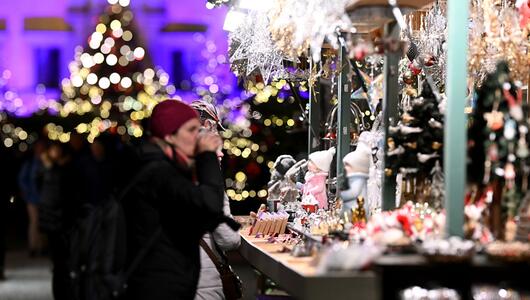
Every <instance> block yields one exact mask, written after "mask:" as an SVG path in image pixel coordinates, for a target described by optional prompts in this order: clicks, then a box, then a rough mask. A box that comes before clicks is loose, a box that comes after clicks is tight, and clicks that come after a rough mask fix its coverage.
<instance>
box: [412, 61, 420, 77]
mask: <svg viewBox="0 0 530 300" xmlns="http://www.w3.org/2000/svg"><path fill="white" fill-rule="evenodd" d="M409 70H410V71H411V72H412V74H414V75H418V74H420V73H421V68H420V66H419V65H418V64H417V63H416V61H414V62H411V63H409Z"/></svg>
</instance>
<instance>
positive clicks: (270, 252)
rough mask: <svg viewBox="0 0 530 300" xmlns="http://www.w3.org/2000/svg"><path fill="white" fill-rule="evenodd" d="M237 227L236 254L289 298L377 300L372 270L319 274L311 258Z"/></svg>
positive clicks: (246, 229)
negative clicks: (237, 243) (291, 252)
mask: <svg viewBox="0 0 530 300" xmlns="http://www.w3.org/2000/svg"><path fill="white" fill-rule="evenodd" d="M247 233H248V228H244V229H243V230H241V247H240V250H239V251H240V253H241V255H242V256H243V257H245V259H247V260H248V262H249V263H250V264H251V265H253V266H254V267H255V268H256V269H257V270H259V271H260V272H262V273H263V274H265V275H266V276H267V277H269V278H271V279H272V280H273V281H274V282H276V283H277V284H278V285H279V286H280V287H281V288H282V289H284V290H285V291H287V292H288V293H289V294H290V295H291V296H292V297H294V298H296V299H300V300H313V299H334V300H341V299H379V297H378V295H379V290H380V289H379V287H378V281H377V280H376V276H375V273H374V272H372V271H365V272H357V271H349V272H332V273H326V274H324V275H320V274H317V273H316V269H315V267H314V266H312V265H311V261H312V258H307V257H293V256H291V255H290V254H289V253H280V252H279V251H280V250H281V249H282V248H283V245H282V244H271V243H268V242H267V239H265V238H255V237H254V236H248V235H247Z"/></svg>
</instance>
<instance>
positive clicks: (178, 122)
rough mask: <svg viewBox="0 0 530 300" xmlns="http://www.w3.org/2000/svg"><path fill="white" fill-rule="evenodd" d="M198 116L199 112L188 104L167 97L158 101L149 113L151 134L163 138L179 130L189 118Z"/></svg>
mask: <svg viewBox="0 0 530 300" xmlns="http://www.w3.org/2000/svg"><path fill="white" fill-rule="evenodd" d="M193 118H197V119H198V118H199V114H198V113H197V112H196V111H195V110H194V109H193V108H191V107H190V106H189V105H188V104H186V103H184V102H181V101H178V100H173V99H168V100H165V101H162V102H160V103H158V104H157V105H156V106H155V107H154V108H153V113H152V114H151V134H152V135H153V136H156V137H159V138H164V137H165V136H166V135H170V134H172V133H175V132H177V131H178V130H179V128H180V127H181V126H182V125H183V124H184V123H186V122H188V121H189V120H191V119H193Z"/></svg>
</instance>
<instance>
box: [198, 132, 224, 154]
mask: <svg viewBox="0 0 530 300" xmlns="http://www.w3.org/2000/svg"><path fill="white" fill-rule="evenodd" d="M221 144H222V140H221V137H219V135H218V134H215V133H212V132H203V133H201V134H199V136H198V141H197V153H202V152H206V151H210V152H216V151H217V149H219V147H220V146H221Z"/></svg>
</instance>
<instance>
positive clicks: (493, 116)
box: [484, 110, 504, 131]
mask: <svg viewBox="0 0 530 300" xmlns="http://www.w3.org/2000/svg"><path fill="white" fill-rule="evenodd" d="M484 119H486V122H487V123H488V124H487V125H488V127H489V128H490V129H491V130H493V131H497V130H499V129H501V128H502V126H504V114H503V113H502V112H500V111H497V110H494V111H492V112H489V113H485V114H484Z"/></svg>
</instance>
